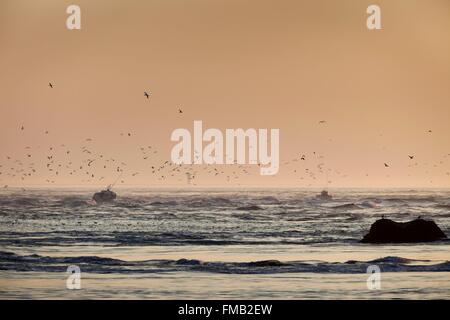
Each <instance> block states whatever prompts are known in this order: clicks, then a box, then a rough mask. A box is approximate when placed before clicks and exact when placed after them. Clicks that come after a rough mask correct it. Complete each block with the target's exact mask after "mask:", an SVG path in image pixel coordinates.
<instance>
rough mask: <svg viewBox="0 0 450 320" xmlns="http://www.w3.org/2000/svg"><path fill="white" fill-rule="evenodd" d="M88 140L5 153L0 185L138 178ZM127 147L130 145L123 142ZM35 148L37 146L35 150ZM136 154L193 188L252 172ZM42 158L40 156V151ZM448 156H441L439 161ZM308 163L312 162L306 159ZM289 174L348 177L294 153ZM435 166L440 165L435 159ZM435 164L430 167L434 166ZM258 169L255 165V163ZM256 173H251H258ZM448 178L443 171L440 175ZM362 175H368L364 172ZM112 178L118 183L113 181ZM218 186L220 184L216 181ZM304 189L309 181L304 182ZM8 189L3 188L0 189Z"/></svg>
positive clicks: (154, 170)
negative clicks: (207, 180) (76, 145)
mask: <svg viewBox="0 0 450 320" xmlns="http://www.w3.org/2000/svg"><path fill="white" fill-rule="evenodd" d="M48 86H49V87H50V89H53V88H54V84H53V83H51V82H49V84H48ZM150 96H151V92H149V91H144V97H145V98H146V99H150ZM178 113H179V114H182V113H183V110H181V108H178ZM318 124H319V125H326V124H327V122H326V120H320V121H319V122H318ZM24 130H25V126H24V125H21V126H20V131H24ZM428 133H432V130H428ZM44 134H45V135H49V134H50V132H49V130H45V131H44ZM120 135H121V136H125V137H128V138H131V136H132V134H131V132H128V133H123V132H122V133H120ZM93 143H94V139H93V138H86V139H85V140H84V141H83V146H82V147H81V148H69V147H68V146H66V145H65V144H60V145H57V146H56V145H54V146H48V150H46V152H45V153H46V156H45V158H38V156H35V155H34V154H33V151H34V150H33V148H32V147H31V146H26V147H25V151H26V153H25V154H26V156H25V159H26V160H24V159H23V157H21V158H20V159H13V157H12V156H10V155H6V159H4V160H6V164H5V163H4V162H0V181H1V180H2V178H3V177H5V178H6V179H8V180H9V181H10V180H15V179H20V181H21V183H24V184H25V181H26V180H27V179H29V178H31V177H33V176H40V177H46V178H45V183H48V184H55V183H57V182H58V181H57V180H58V178H59V177H65V178H67V177H69V176H71V177H74V178H77V179H79V181H81V182H82V183H94V182H97V183H98V182H102V181H104V182H105V184H107V182H108V181H111V180H114V178H115V177H114V176H116V175H117V176H118V177H119V178H120V183H122V184H125V183H126V182H127V181H126V179H127V178H133V177H136V176H138V175H140V174H141V171H136V170H133V169H132V165H131V164H130V165H129V164H128V163H127V162H125V161H123V160H121V159H118V158H116V157H112V156H108V155H106V154H104V153H101V152H97V151H95V147H94V146H93ZM129 143H131V141H130V142H129ZM39 148H40V147H39ZM137 151H138V155H137V157H140V158H141V160H142V161H144V167H143V168H145V169H144V171H143V173H144V174H148V173H151V174H152V176H153V177H154V178H156V179H157V180H160V181H166V180H167V179H171V178H172V179H173V178H175V179H176V180H177V181H178V182H180V181H186V182H187V183H188V184H193V185H197V181H198V180H199V177H205V176H207V177H213V178H215V179H219V178H222V179H224V180H225V181H226V182H237V184H238V185H240V182H239V181H240V180H241V179H243V178H244V177H246V176H248V175H251V174H252V170H254V169H255V166H253V165H242V164H237V163H235V165H233V166H232V167H231V168H230V166H226V167H227V168H224V169H222V170H220V169H218V167H217V166H214V165H186V164H183V165H177V164H174V163H172V162H171V161H168V160H161V157H160V155H159V154H158V149H157V148H156V147H155V146H150V145H148V146H140V147H138V149H137ZM40 154H42V152H40ZM407 156H408V158H409V160H410V161H412V160H414V159H415V156H414V155H407ZM447 156H450V154H448V155H444V157H447ZM310 160H312V161H310ZM302 162H304V163H307V162H309V164H308V166H306V165H305V166H299V163H302ZM282 164H283V165H284V166H286V167H287V169H288V170H290V172H291V174H299V177H298V179H299V180H322V181H323V177H325V176H326V181H325V183H326V184H327V185H328V184H329V183H331V182H332V181H331V180H329V178H328V177H329V175H334V176H336V177H341V178H346V177H347V176H348V175H347V174H345V173H342V172H341V171H339V170H332V169H331V168H327V167H326V166H325V161H324V155H320V154H318V153H316V152H312V154H310V155H307V154H298V155H297V156H295V157H294V158H292V159H290V160H288V161H284V162H283V163H282ZM439 164H440V165H442V164H443V161H442V160H441V161H440V162H439ZM417 165H418V163H417V162H414V163H413V164H410V166H417ZM437 165H438V164H435V165H434V167H436V166H437ZM258 166H260V165H258ZM384 167H385V168H390V167H391V165H390V164H389V163H388V162H384ZM258 172H259V170H258V171H256V170H255V171H254V173H255V174H258ZM446 174H447V175H450V173H449V172H446ZM366 175H367V176H368V174H366ZM119 178H118V179H119ZM221 182H223V180H222V181H221ZM307 185H308V186H310V185H311V183H309V184H307ZM7 187H8V185H7V184H5V185H4V188H7Z"/></svg>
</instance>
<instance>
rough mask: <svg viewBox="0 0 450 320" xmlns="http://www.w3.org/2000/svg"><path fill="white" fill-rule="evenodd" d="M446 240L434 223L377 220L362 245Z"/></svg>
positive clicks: (417, 220)
mask: <svg viewBox="0 0 450 320" xmlns="http://www.w3.org/2000/svg"><path fill="white" fill-rule="evenodd" d="M445 238H447V236H446V235H445V234H444V233H443V232H442V230H441V229H440V228H439V227H438V226H437V224H436V223H435V222H434V221H431V220H424V219H416V220H412V221H408V222H395V221H392V220H390V219H379V220H377V221H375V223H373V224H372V226H371V227H370V231H369V233H368V234H366V235H365V236H364V238H363V239H362V240H361V242H362V243H402V242H430V241H437V240H442V239H445Z"/></svg>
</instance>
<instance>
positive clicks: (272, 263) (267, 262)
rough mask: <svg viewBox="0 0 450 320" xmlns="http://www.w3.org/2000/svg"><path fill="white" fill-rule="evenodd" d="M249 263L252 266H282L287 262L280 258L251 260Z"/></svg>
mask: <svg viewBox="0 0 450 320" xmlns="http://www.w3.org/2000/svg"><path fill="white" fill-rule="evenodd" d="M248 265H249V266H251V267H280V266H284V265H285V264H284V263H283V262H281V261H278V260H263V261H254V262H249V263H248Z"/></svg>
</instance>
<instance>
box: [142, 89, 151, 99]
mask: <svg viewBox="0 0 450 320" xmlns="http://www.w3.org/2000/svg"><path fill="white" fill-rule="evenodd" d="M151 94H152V93H151V92H150V93H147V91H144V96H145V97H146V98H147V99H148V98H150V95H151Z"/></svg>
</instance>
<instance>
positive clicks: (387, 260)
mask: <svg viewBox="0 0 450 320" xmlns="http://www.w3.org/2000/svg"><path fill="white" fill-rule="evenodd" d="M421 261H422V260H412V259H405V258H402V257H383V258H380V259H375V260H371V261H354V260H352V261H347V262H317V261H285V262H282V261H279V260H260V261H250V262H220V261H216V262H214V261H212V262H210V261H201V260H197V259H178V260H144V261H124V260H119V259H111V258H105V257H97V256H87V257H48V256H39V255H36V254H34V255H28V256H20V255H16V254H15V253H12V252H0V270H9V271H33V272H64V271H66V269H67V267H68V266H69V265H73V264H75V265H78V266H79V267H80V269H81V271H82V272H89V273H118V274H123V273H161V272H180V271H181V272H183V271H184V272H209V273H226V274H274V273H338V274H358V273H366V272H367V268H368V267H369V266H371V265H377V266H378V267H379V268H380V270H381V272H450V262H449V261H445V262H436V263H434V264H432V263H428V264H417V262H421Z"/></svg>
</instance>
